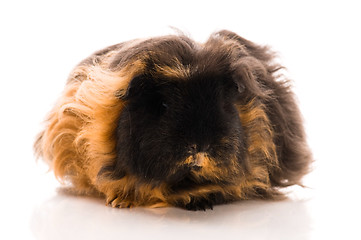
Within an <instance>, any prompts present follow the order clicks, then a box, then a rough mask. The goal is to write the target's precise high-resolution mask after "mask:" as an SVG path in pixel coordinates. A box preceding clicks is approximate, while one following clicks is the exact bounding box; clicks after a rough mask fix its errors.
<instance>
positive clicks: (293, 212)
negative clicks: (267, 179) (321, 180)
mask: <svg viewBox="0 0 361 240" xmlns="http://www.w3.org/2000/svg"><path fill="white" fill-rule="evenodd" d="M311 225H312V224H311V219H310V216H309V214H308V212H307V208H306V201H304V200H299V201H296V200H286V201H281V202H264V201H244V202H238V203H234V204H229V205H222V206H216V207H215V208H214V210H213V211H211V210H208V211H206V212H202V211H198V212H192V211H186V210H182V209H177V208H159V209H147V208H134V209H113V208H110V207H106V206H104V202H103V200H100V199H93V198H83V197H74V196H67V195H63V194H57V195H56V196H54V197H53V198H51V199H50V200H48V201H46V202H44V203H43V204H42V205H40V206H38V207H36V208H35V210H34V212H33V215H32V218H31V230H32V232H33V234H34V235H35V237H36V238H37V239H145V238H148V239H185V238H189V239H238V238H239V239H241V238H243V237H246V239H309V236H310V232H311V230H312V229H311Z"/></svg>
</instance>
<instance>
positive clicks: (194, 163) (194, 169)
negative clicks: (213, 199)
mask: <svg viewBox="0 0 361 240" xmlns="http://www.w3.org/2000/svg"><path fill="white" fill-rule="evenodd" d="M212 170H214V163H213V161H212V160H211V158H210V157H209V155H208V154H207V153H204V152H199V153H197V154H193V155H191V156H189V157H187V158H186V159H185V160H184V161H183V162H182V163H181V164H180V165H179V167H178V168H177V170H176V171H175V172H174V173H173V174H172V175H171V176H169V178H168V185H169V186H170V188H171V189H172V190H173V191H180V190H190V189H192V188H197V187H200V186H207V185H213V184H214V181H212V180H210V178H209V176H208V175H209V174H210V175H213V174H212ZM218 180H220V179H218Z"/></svg>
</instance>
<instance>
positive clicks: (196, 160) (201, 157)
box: [191, 152, 206, 171]
mask: <svg viewBox="0 0 361 240" xmlns="http://www.w3.org/2000/svg"><path fill="white" fill-rule="evenodd" d="M205 155H206V154H205V153H204V152H200V153H197V154H195V155H194V156H193V162H192V163H191V166H192V168H193V170H196V171H198V170H200V169H201V168H202V167H203V166H204V163H205V161H206V156H205Z"/></svg>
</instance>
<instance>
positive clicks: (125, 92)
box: [116, 75, 147, 100]
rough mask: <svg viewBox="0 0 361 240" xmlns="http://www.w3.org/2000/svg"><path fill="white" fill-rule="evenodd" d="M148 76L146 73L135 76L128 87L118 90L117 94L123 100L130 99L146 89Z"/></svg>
mask: <svg viewBox="0 0 361 240" xmlns="http://www.w3.org/2000/svg"><path fill="white" fill-rule="evenodd" d="M145 78H146V77H145V76H144V75H138V76H135V77H134V78H133V79H132V80H131V81H130V83H129V85H128V87H127V88H126V89H120V90H118V91H117V93H116V96H117V97H118V98H119V99H121V100H129V99H130V98H133V97H135V96H137V95H138V94H140V93H141V92H142V91H144V89H145V87H146V83H147V81H146V79H145Z"/></svg>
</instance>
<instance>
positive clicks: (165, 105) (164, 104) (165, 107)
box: [162, 101, 168, 109]
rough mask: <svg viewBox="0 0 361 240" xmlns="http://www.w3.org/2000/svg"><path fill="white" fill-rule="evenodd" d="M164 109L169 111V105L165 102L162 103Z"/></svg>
mask: <svg viewBox="0 0 361 240" xmlns="http://www.w3.org/2000/svg"><path fill="white" fill-rule="evenodd" d="M162 107H163V108H164V109H168V104H167V103H166V102H164V101H163V102H162Z"/></svg>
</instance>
